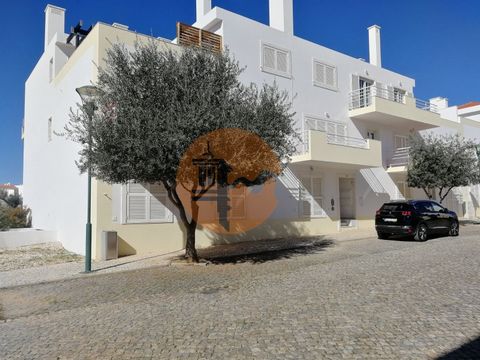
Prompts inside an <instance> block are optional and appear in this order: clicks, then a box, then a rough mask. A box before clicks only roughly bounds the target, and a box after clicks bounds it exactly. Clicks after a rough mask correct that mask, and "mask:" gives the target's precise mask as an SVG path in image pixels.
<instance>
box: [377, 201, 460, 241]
mask: <svg viewBox="0 0 480 360" xmlns="http://www.w3.org/2000/svg"><path fill="white" fill-rule="evenodd" d="M375 228H376V230H377V234H378V238H379V239H387V238H388V237H389V236H391V235H410V236H413V238H414V239H415V240H417V241H426V240H427V238H428V236H429V235H430V234H433V233H445V234H448V235H450V236H458V234H459V226H458V217H457V214H455V212H453V211H449V210H448V209H447V208H444V207H443V206H442V205H440V204H438V203H436V202H435V201H430V200H408V201H407V200H404V201H392V202H389V203H386V204H383V206H382V207H381V208H380V210H378V211H377V214H376V215H375Z"/></svg>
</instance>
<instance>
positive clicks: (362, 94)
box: [348, 85, 438, 114]
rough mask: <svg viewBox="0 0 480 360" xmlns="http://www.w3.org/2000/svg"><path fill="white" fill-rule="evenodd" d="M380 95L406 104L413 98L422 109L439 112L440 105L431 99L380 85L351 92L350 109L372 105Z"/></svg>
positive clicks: (382, 97)
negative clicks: (418, 97)
mask: <svg viewBox="0 0 480 360" xmlns="http://www.w3.org/2000/svg"><path fill="white" fill-rule="evenodd" d="M374 97H378V98H381V99H385V100H390V101H394V102H396V103H400V104H406V103H407V100H406V99H407V98H409V99H413V100H414V102H415V106H416V107H417V108H418V109H420V110H425V111H430V112H433V113H437V114H438V107H437V106H436V105H434V104H431V103H430V101H425V100H420V99H416V98H414V97H412V96H411V95H409V94H407V93H405V92H404V91H400V90H396V89H393V88H388V87H383V86H379V85H371V86H367V87H364V88H361V89H357V90H354V91H351V92H350V96H349V104H348V108H349V110H355V109H360V108H364V107H367V106H370V105H372V99H373V98H374Z"/></svg>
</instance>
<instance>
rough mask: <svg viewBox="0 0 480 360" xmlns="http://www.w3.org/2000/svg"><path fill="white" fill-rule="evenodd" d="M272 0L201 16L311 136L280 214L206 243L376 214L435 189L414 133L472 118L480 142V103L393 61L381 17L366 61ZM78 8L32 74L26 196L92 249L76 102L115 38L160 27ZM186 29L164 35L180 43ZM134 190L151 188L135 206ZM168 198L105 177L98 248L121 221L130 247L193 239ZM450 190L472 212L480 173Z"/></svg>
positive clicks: (200, 1)
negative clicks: (417, 168)
mask: <svg viewBox="0 0 480 360" xmlns="http://www.w3.org/2000/svg"><path fill="white" fill-rule="evenodd" d="M265 1H266V0H265ZM269 6H270V8H269V15H270V21H269V22H270V24H269V25H265V24H262V23H259V22H256V21H254V20H251V19H248V18H246V17H243V16H241V15H238V14H235V13H232V12H230V11H227V10H225V9H222V8H219V7H215V8H212V7H211V1H210V0H197V2H196V9H197V20H196V22H195V24H193V26H194V27H196V28H199V29H203V30H206V31H208V32H211V33H215V34H217V35H219V36H220V37H221V39H222V44H223V45H224V46H228V48H229V49H230V52H231V53H232V55H233V56H235V58H236V59H237V60H238V61H239V63H240V65H241V66H245V67H246V70H245V71H244V73H243V74H242V75H241V76H242V81H244V82H246V83H251V82H254V83H257V84H262V83H265V82H266V83H273V82H276V83H277V85H278V86H279V87H280V88H281V89H284V90H286V91H288V92H289V94H290V96H291V98H292V99H293V110H294V111H295V112H296V128H297V130H298V132H299V133H300V134H301V138H302V143H301V144H299V146H298V149H297V154H296V155H295V156H294V157H293V159H292V162H291V164H290V165H289V167H288V169H287V170H286V171H285V172H284V174H283V175H282V176H281V177H280V178H279V179H278V181H277V185H276V195H277V207H276V209H275V211H274V212H273V214H272V215H271V217H270V218H269V220H268V221H267V222H266V223H264V224H263V225H260V226H258V227H257V228H255V229H253V230H251V231H249V232H248V234H244V235H242V236H233V235H232V236H228V237H227V238H226V237H225V236H223V237H222V236H219V235H217V234H215V233H211V232H209V231H207V230H199V231H197V243H198V244H199V246H208V245H210V244H212V243H219V242H222V241H228V242H232V241H244V240H245V239H248V240H255V239H261V238H267V237H284V236H297V235H318V234H325V233H332V232H336V231H341V230H342V229H344V228H346V229H348V228H368V227H373V224H374V215H375V210H377V209H378V208H379V207H380V206H381V205H382V204H383V203H384V202H385V201H388V200H390V199H402V198H404V197H405V196H406V197H421V198H423V197H424V194H423V192H422V191H420V190H418V189H408V187H406V182H405V178H406V165H407V162H408V156H407V155H406V154H408V150H407V149H406V148H408V137H409V135H410V134H412V133H416V132H422V131H439V132H459V133H461V134H465V136H467V137H469V138H475V139H477V140H479V142H480V110H479V108H480V105H478V104H477V105H473V106H467V107H455V106H454V107H448V101H447V100H446V99H445V98H432V99H430V100H427V101H423V100H420V99H417V98H415V95H414V88H415V80H414V79H411V78H409V77H406V76H403V75H400V74H397V73H395V72H392V71H390V70H387V69H385V68H383V67H382V56H381V40H380V31H381V30H380V27H379V26H377V25H373V26H371V27H370V28H369V29H368V41H369V55H370V59H369V62H366V61H364V60H361V59H356V58H353V57H351V56H348V55H345V54H342V53H339V52H337V51H334V50H331V49H328V48H325V47H323V46H321V45H319V44H315V43H312V42H309V41H307V40H304V39H301V38H299V37H297V36H295V35H294V22H293V0H270V1H269ZM64 15H65V9H62V8H58V7H55V6H52V5H48V6H47V8H46V9H45V47H44V52H43V54H42V56H41V58H40V60H39V61H38V63H37V65H36V66H35V68H34V70H33V71H32V74H31V75H30V77H29V78H28V80H27V82H26V85H25V127H24V142H25V146H24V149H25V150H24V199H25V203H26V204H27V205H28V206H30V207H31V208H32V211H33V213H32V215H33V226H34V227H36V228H42V229H46V230H54V231H56V234H57V237H58V240H59V241H61V242H62V243H63V244H64V246H65V247H66V248H67V249H69V250H72V251H75V252H78V253H83V251H84V224H85V218H86V196H87V190H86V189H87V186H86V184H87V181H86V176H85V175H80V174H79V171H78V169H77V167H76V165H75V160H76V159H77V157H78V154H77V153H78V150H79V148H78V145H77V144H74V143H72V142H70V141H68V140H67V139H65V138H64V136H62V135H63V134H62V131H63V128H64V126H65V124H66V122H67V121H68V113H69V111H70V109H75V107H76V103H78V102H79V101H80V99H79V98H78V95H77V94H76V92H75V88H77V87H79V86H83V85H87V84H91V83H95V80H96V77H97V74H98V69H97V66H100V67H101V66H102V65H103V63H104V62H103V59H104V58H105V52H106V49H108V47H109V46H111V44H112V43H115V42H122V43H124V44H127V45H128V46H130V45H133V43H134V42H135V41H136V40H137V39H138V40H140V41H142V40H145V39H148V38H149V36H147V35H141V34H137V33H135V32H132V31H130V30H128V27H126V26H124V25H119V24H113V25H107V24H103V23H97V24H96V25H94V26H93V27H92V28H91V29H90V30H89V31H84V30H82V29H80V27H78V26H77V28H76V30H75V31H74V33H72V34H70V35H69V34H66V33H65V32H64V31H65V30H64V29H65V23H64V22H65V20H64V19H65V17H64ZM366 38H367V34H366ZM178 40H179V39H175V40H173V41H171V42H166V41H165V40H163V39H158V41H162V42H164V43H165V45H166V46H172V47H178V46H179V45H177V44H176V42H178ZM153 195H155V196H153ZM163 195H164V194H163ZM132 196H135V197H136V198H138V197H141V198H142V199H144V200H145V201H144V203H145V207H144V209H142V210H141V211H140V213H138V212H137V213H135V216H133V214H132V212H131V209H130V208H129V204H130V202H129V201H130V200H129V199H131V197H132ZM155 199H162V190H161V189H159V188H158V187H155V186H153V185H152V186H148V185H146V186H142V185H139V184H129V185H120V184H118V185H108V184H105V183H103V182H101V181H94V183H93V197H92V201H93V208H92V216H93V217H92V223H93V246H94V252H93V254H94V256H97V257H98V256H99V241H100V238H101V234H102V231H108V230H114V231H117V233H118V238H119V242H120V254H121V255H127V254H133V253H148V252H153V251H155V252H169V251H174V250H179V249H182V248H183V247H184V242H183V241H184V240H183V234H182V231H181V228H180V224H179V223H178V221H177V219H176V216H175V211H174V210H173V209H172V207H171V206H169V204H168V201H166V196H163V199H164V200H163V201H160V203H158V204H157V203H155V201H157V200H155ZM152 201H153V202H152ZM448 201H449V204H448V206H449V207H451V208H452V209H453V210H455V211H457V212H458V213H459V215H460V216H469V217H474V216H476V215H480V213H479V208H480V206H479V202H480V201H479V193H478V186H477V187H471V188H467V189H456V191H455V193H454V194H452V197H451V199H449V200H448ZM153 207H155V208H156V209H157V211H156V212H155V213H153V212H152V208H153ZM159 208H161V209H162V211H158V209H159ZM137 210H138V209H137ZM245 216H246V217H249V216H250V217H255V209H250V208H248V206H247V208H246V213H245Z"/></svg>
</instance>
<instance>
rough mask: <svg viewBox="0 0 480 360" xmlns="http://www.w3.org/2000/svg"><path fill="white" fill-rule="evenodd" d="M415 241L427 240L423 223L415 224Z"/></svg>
mask: <svg viewBox="0 0 480 360" xmlns="http://www.w3.org/2000/svg"><path fill="white" fill-rule="evenodd" d="M413 238H414V239H415V241H427V238H428V229H427V226H426V225H425V224H419V225H418V226H417V230H416V231H415V235H414V236H413Z"/></svg>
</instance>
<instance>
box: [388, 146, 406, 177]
mask: <svg viewBox="0 0 480 360" xmlns="http://www.w3.org/2000/svg"><path fill="white" fill-rule="evenodd" d="M409 161H410V147H402V148H397V149H396V150H395V152H394V153H393V156H392V158H391V159H390V161H389V162H388V163H387V172H388V173H404V172H406V171H407V168H408V163H409Z"/></svg>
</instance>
